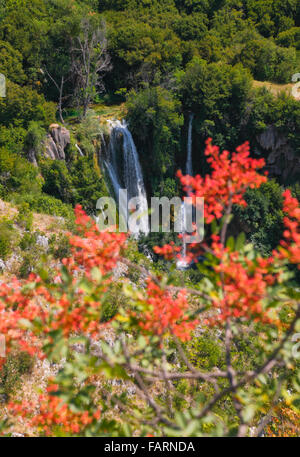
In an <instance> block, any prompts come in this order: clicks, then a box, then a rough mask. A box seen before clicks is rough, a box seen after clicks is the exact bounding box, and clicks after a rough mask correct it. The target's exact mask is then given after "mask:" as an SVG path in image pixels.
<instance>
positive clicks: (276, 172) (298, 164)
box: [256, 125, 300, 182]
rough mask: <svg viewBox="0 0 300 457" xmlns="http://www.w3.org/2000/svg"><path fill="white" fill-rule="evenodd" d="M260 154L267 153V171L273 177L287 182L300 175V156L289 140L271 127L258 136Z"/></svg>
mask: <svg viewBox="0 0 300 457" xmlns="http://www.w3.org/2000/svg"><path fill="white" fill-rule="evenodd" d="M256 139H257V142H258V144H259V148H258V149H259V152H260V153H267V154H268V156H267V169H268V171H269V173H270V175H271V176H276V177H278V178H280V181H282V182H286V181H287V180H290V179H293V178H294V177H295V176H297V175H298V174H300V156H299V155H298V154H297V153H296V152H295V151H294V150H293V148H292V146H291V145H290V144H289V140H288V138H287V137H286V136H285V135H284V134H283V133H281V132H279V131H278V129H277V128H276V127H275V126H274V125H271V126H269V127H268V128H267V129H266V130H265V131H264V132H263V133H261V134H260V135H257V137H256Z"/></svg>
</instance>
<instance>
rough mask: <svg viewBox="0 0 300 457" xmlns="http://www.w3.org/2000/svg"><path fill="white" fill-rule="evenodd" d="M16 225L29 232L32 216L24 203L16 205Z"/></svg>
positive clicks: (27, 205)
mask: <svg viewBox="0 0 300 457" xmlns="http://www.w3.org/2000/svg"><path fill="white" fill-rule="evenodd" d="M18 211H19V213H18V216H17V221H16V222H17V224H18V225H19V226H20V227H22V228H23V229H24V230H31V229H32V225H33V214H32V211H30V208H29V204H28V203H26V202H23V203H21V204H20V205H18Z"/></svg>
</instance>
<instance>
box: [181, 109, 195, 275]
mask: <svg viewBox="0 0 300 457" xmlns="http://www.w3.org/2000/svg"><path fill="white" fill-rule="evenodd" d="M193 120H194V114H193V113H190V116H189V127H188V139H187V159H186V167H185V172H186V174H187V175H189V176H193V156H192V147H193ZM180 220H181V235H182V249H181V253H180V255H181V259H180V260H178V261H177V268H178V269H179V270H185V269H186V268H188V266H189V264H188V262H187V261H186V260H185V258H186V242H185V234H186V214H185V206H184V203H182V205H181V210H180Z"/></svg>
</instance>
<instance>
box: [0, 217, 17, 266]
mask: <svg viewBox="0 0 300 457" xmlns="http://www.w3.org/2000/svg"><path fill="white" fill-rule="evenodd" d="M15 238H16V231H15V229H14V226H13V222H12V221H10V220H8V219H4V220H2V221H1V222H0V258H1V259H2V260H5V259H7V257H8V256H9V255H10V254H11V253H12V250H13V245H14V241H15Z"/></svg>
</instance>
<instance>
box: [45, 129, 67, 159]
mask: <svg viewBox="0 0 300 457" xmlns="http://www.w3.org/2000/svg"><path fill="white" fill-rule="evenodd" d="M70 141H71V140H70V132H69V130H68V129H66V128H65V127H62V126H61V125H59V124H51V125H50V127H49V133H48V134H47V136H46V140H45V155H46V156H47V157H49V158H50V159H53V160H55V159H56V160H65V158H66V155H65V149H66V147H67V146H68V144H70Z"/></svg>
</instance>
